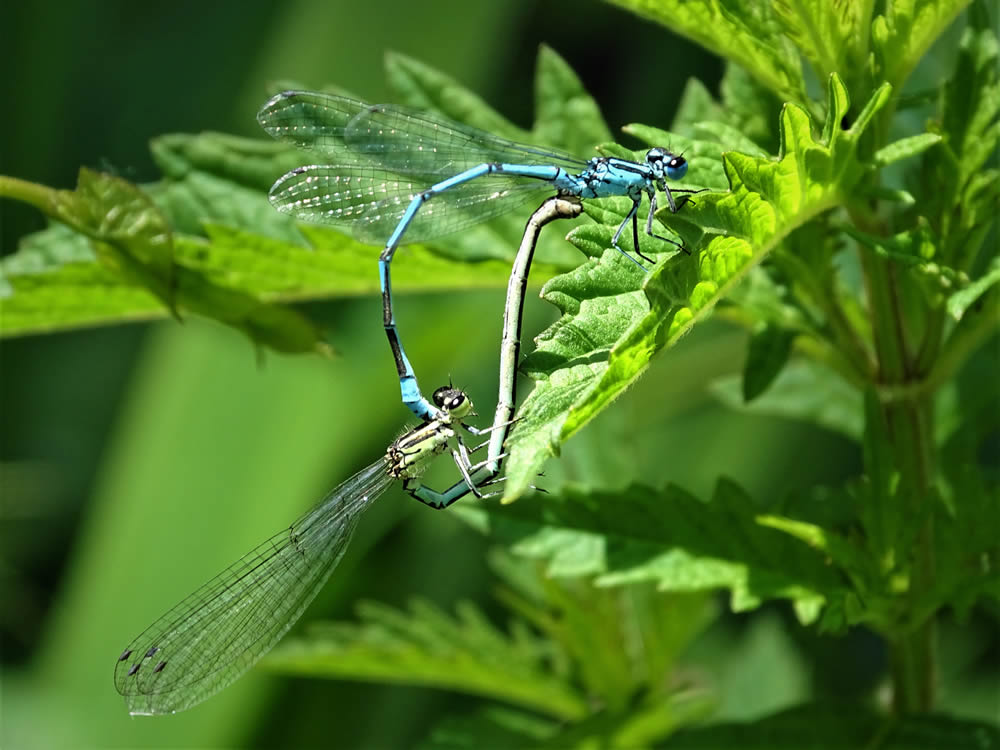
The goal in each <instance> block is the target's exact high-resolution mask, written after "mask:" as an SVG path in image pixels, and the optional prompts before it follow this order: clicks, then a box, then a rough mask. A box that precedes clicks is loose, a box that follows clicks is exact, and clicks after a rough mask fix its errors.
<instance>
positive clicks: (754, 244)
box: [505, 77, 889, 500]
mask: <svg viewBox="0 0 1000 750" xmlns="http://www.w3.org/2000/svg"><path fill="white" fill-rule="evenodd" d="M888 95H889V89H888V88H887V87H882V88H880V89H879V90H878V91H877V92H876V93H875V94H874V95H873V97H872V99H871V100H870V101H869V102H868V104H867V105H866V106H865V108H864V109H863V110H862V112H861V113H860V114H859V116H858V117H857V119H856V121H855V122H854V125H853V126H852V128H851V129H850V130H846V131H845V130H842V129H841V128H840V121H841V118H842V117H843V115H844V114H845V113H846V111H847V108H848V100H847V93H846V91H845V90H844V88H843V85H842V84H841V82H840V81H839V79H837V78H836V77H833V78H831V81H830V107H829V114H828V117H827V123H826V126H825V128H824V130H825V132H826V133H827V134H828V136H829V140H828V141H827V142H826V143H819V142H817V141H816V140H815V139H814V138H813V136H812V132H811V128H810V122H809V119H808V117H807V116H806V113H805V112H803V111H802V110H801V109H799V108H798V107H795V106H793V105H788V106H786V108H785V111H784V114H783V115H782V119H781V132H782V144H783V145H782V153H781V156H780V158H779V159H778V160H777V161H772V160H769V159H764V158H759V157H751V156H745V155H743V154H739V153H735V152H729V153H727V154H725V155H724V157H723V164H724V169H725V174H726V177H727V179H728V180H729V183H730V185H731V189H730V192H728V193H702V194H700V195H698V196H697V197H696V201H695V202H694V205H690V206H685V207H684V210H683V211H681V212H679V213H677V214H670V213H669V211H667V212H663V211H661V212H660V213H659V215H658V217H657V218H658V219H660V220H661V221H662V222H663V223H664V224H666V225H667V226H668V227H669V228H670V229H672V230H674V231H676V232H677V233H678V234H679V235H680V236H681V237H682V238H684V240H685V245H686V246H688V247H691V248H695V249H696V252H695V253H694V254H692V255H690V256H688V255H684V254H681V253H677V252H675V251H669V252H668V253H666V254H663V250H664V248H663V243H661V244H660V247H659V248H656V249H654V248H652V247H650V245H649V244H646V245H643V246H642V247H643V251H644V252H646V248H650V251H651V252H654V253H655V252H657V250H658V251H659V252H660V253H661V255H660V257H661V258H663V259H664V260H661V261H660V262H658V263H657V265H656V267H655V268H654V269H653V271H652V272H651V273H649V274H647V275H646V276H643V275H642V274H641V273H640V272H638V270H637V269H635V268H634V265H633V264H631V263H629V262H628V261H627V260H626V259H624V258H621V257H620V254H619V253H617V252H616V251H614V250H609V251H607V252H605V253H604V255H603V256H602V258H601V259H600V261H594V260H592V261H589V262H588V263H585V264H584V265H582V266H580V267H579V268H577V269H576V270H574V271H572V272H571V273H569V274H566V275H565V276H562V277H557V278H555V279H553V280H552V281H550V282H549V283H548V284H547V285H546V286H545V288H544V289H543V296H544V297H545V298H546V299H548V300H549V301H550V302H553V304H555V305H557V306H558V307H559V308H560V310H561V311H562V312H563V317H562V318H561V319H560V320H559V321H558V322H557V323H556V324H555V325H554V326H553V327H552V328H551V329H549V330H548V331H546V332H545V333H543V334H542V335H541V336H539V337H538V351H537V352H535V353H534V354H532V355H531V356H530V357H529V359H528V361H527V362H526V363H525V369H526V371H527V372H528V373H529V374H530V375H531V376H532V377H534V378H535V379H536V380H538V381H539V382H538V384H537V385H536V387H535V389H534V391H532V393H531V394H530V395H529V396H528V398H527V399H526V401H525V402H524V404H523V406H522V407H521V411H520V415H519V422H518V423H517V425H516V426H515V428H514V430H513V432H512V435H511V439H510V443H509V445H510V459H509V461H508V475H507V476H508V481H507V486H506V489H505V493H506V498H507V500H513V499H515V498H516V497H517V496H518V495H519V494H521V493H522V492H523V491H524V490H525V489H526V488H527V487H528V486H529V485H530V484H531V482H532V481H533V479H534V476H535V474H537V472H538V470H539V469H540V468H541V466H542V464H543V463H544V461H545V460H546V458H548V457H549V456H553V455H556V453H557V452H558V449H559V446H560V444H561V443H562V442H563V441H565V440H567V439H568V438H569V437H571V436H572V435H573V434H574V433H575V432H576V431H577V430H579V429H581V428H582V427H583V426H584V425H585V424H586V423H587V422H589V421H590V420H591V419H593V418H594V417H595V416H596V415H597V414H598V413H599V412H600V411H601V410H603V409H604V408H605V407H607V405H608V404H610V403H611V402H612V401H613V400H614V399H615V398H616V397H617V396H618V395H619V394H620V393H621V392H622V391H623V390H624V389H625V388H627V387H628V386H629V385H630V384H631V383H632V382H633V381H634V380H635V379H636V378H637V377H638V376H639V375H641V374H642V372H643V371H644V370H645V369H646V367H647V366H648V364H649V361H650V359H651V358H652V356H653V355H654V354H656V352H658V351H659V350H660V349H662V348H664V347H668V346H672V345H673V344H674V343H676V342H677V341H678V340H679V339H680V338H681V337H682V336H683V335H684V334H685V333H687V332H688V331H689V330H690V329H691V328H692V327H693V326H694V325H695V324H696V323H697V322H698V321H700V320H701V319H702V318H704V317H705V316H707V315H708V314H709V312H710V311H711V309H712V307H713V306H714V305H715V304H716V302H718V301H719V300H720V299H723V298H724V297H725V296H726V295H727V294H728V293H729V292H730V290H731V289H732V288H733V287H735V286H736V285H737V284H738V283H739V282H740V281H741V280H742V279H743V278H744V277H745V276H746V275H747V273H748V272H749V271H750V270H751V269H752V268H753V267H754V266H755V265H757V264H758V263H759V262H760V261H761V260H763V259H764V257H766V256H767V254H768V253H769V252H770V251H771V250H772V249H774V248H775V247H776V246H777V244H778V243H779V242H781V240H782V239H783V238H784V237H786V236H787V235H788V234H790V233H791V232H792V231H794V230H795V229H796V228H797V227H799V226H801V225H802V224H804V223H805V222H807V221H809V220H810V219H812V218H813V217H815V216H817V215H818V214H820V213H822V212H823V211H826V210H828V209H829V208H831V207H833V206H834V205H837V203H839V202H841V201H843V200H844V198H845V196H846V194H847V193H849V191H850V189H851V187H852V186H853V185H854V184H855V183H856V182H857V181H858V180H859V179H860V178H861V177H862V175H863V174H864V172H865V167H864V165H863V164H862V163H861V162H860V161H859V160H858V158H857V154H856V145H857V141H858V139H859V138H860V136H861V134H862V133H863V131H864V130H865V128H866V126H867V125H868V123H869V122H870V120H871V118H872V116H873V115H874V114H875V112H877V111H878V110H879V108H881V107H882V106H884V104H885V103H886V101H887V98H888ZM646 135H648V136H650V137H654V138H655V137H656V136H655V135H652V134H650V133H649V131H646ZM666 137H667V136H666V134H664V135H663V138H666ZM661 142H662V141H661ZM694 169H695V167H692V172H694ZM609 205H614V204H613V203H612V202H610V201H602V202H601V207H602V208H603V207H605V206H609ZM592 210H594V209H588V211H592ZM613 231H614V229H613V227H612V226H607V225H605V226H601V227H598V228H597V229H595V230H593V231H588V233H587V235H588V238H589V239H590V240H591V242H592V243H593V239H594V238H595V237H596V238H598V241H601V240H600V234H599V233H600V232H603V233H604V234H605V236H606V238H607V239H606V240H603V243H604V247H607V246H608V245H609V244H610V239H611V233H612V232H613ZM574 235H577V236H578V233H574ZM574 235H571V239H572V238H573V237H574ZM592 246H593V245H592Z"/></svg>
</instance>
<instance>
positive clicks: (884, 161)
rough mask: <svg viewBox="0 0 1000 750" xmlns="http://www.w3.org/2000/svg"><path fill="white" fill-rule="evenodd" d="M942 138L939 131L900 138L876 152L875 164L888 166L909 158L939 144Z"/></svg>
mask: <svg viewBox="0 0 1000 750" xmlns="http://www.w3.org/2000/svg"><path fill="white" fill-rule="evenodd" d="M941 140H942V139H941V136H940V135H938V134H937V133H921V134H920V135H912V136H910V137H909V138H900V139H899V140H898V141H893V142H892V143H890V144H889V145H888V146H883V147H882V148H880V149H879V150H878V151H876V152H875V159H874V161H875V166H876V167H886V166H888V165H890V164H894V163H895V162H897V161H902V160H903V159H909V158H910V157H911V156H916V155H918V154H921V153H923V152H924V151H926V150H927V149H929V148H930V147H931V146H935V145H937V144H938V143H940V142H941Z"/></svg>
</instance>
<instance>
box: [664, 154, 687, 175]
mask: <svg viewBox="0 0 1000 750" xmlns="http://www.w3.org/2000/svg"><path fill="white" fill-rule="evenodd" d="M687 171H688V163H687V159H685V158H684V157H683V156H675V157H673V158H672V159H671V160H670V161H668V162H667V177H669V178H670V179H671V180H679V179H681V178H682V177H683V176H684V175H686V174H687Z"/></svg>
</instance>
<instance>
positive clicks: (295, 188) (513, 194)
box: [268, 165, 552, 245]
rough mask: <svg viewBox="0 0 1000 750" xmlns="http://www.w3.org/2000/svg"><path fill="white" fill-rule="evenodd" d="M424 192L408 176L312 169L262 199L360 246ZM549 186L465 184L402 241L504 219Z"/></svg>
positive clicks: (510, 180)
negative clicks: (334, 229)
mask: <svg viewBox="0 0 1000 750" xmlns="http://www.w3.org/2000/svg"><path fill="white" fill-rule="evenodd" d="M426 187H427V184H426V183H425V182H419V181H417V180H415V179H414V178H412V177H405V176H401V175H399V174H396V173H394V172H389V171H386V170H384V169H378V168H375V167H359V166H354V167H349V166H323V165H313V166H308V167H299V168H298V169H294V170H292V171H291V172H289V173H288V174H286V175H285V176H284V177H282V178H281V179H279V180H278V181H277V182H275V183H274V186H273V187H272V188H271V192H270V193H269V194H268V198H269V199H270V201H271V205H273V206H274V207H275V208H276V209H278V210H279V211H281V212H282V213H286V214H290V215H292V216H294V217H295V218H296V219H299V220H300V221H308V222H318V223H321V224H333V225H335V226H339V227H343V228H345V229H347V230H348V231H350V232H351V234H352V235H354V236H355V237H356V238H357V239H358V240H360V241H361V242H366V243H370V244H374V245H378V244H382V243H384V242H385V240H386V238H387V237H388V236H389V235H390V234H392V231H393V230H394V229H395V228H396V225H397V224H398V223H399V220H400V218H401V217H402V215H403V213H404V212H405V211H406V208H407V206H408V205H409V203H410V201H411V200H412V199H413V196H414V195H416V194H417V193H419V192H421V191H423V190H424V189H425V188H426ZM539 193H552V186H551V185H549V184H548V183H547V182H541V181H538V180H524V179H520V178H517V177H507V176H503V175H498V176H489V177H483V178H480V179H478V180H471V181H469V182H466V183H462V184H461V185H457V186H456V187H453V188H450V189H448V190H446V191H444V192H443V193H440V194H438V195H436V196H434V199H433V200H430V201H427V203H425V204H424V205H423V206H422V207H421V209H420V211H419V212H418V213H417V215H416V217H415V218H414V220H413V223H412V224H410V226H409V228H408V229H407V230H406V234H405V235H404V241H405V242H419V241H421V240H427V239H430V238H432V237H441V236H443V235H446V234H449V233H451V232H456V231H458V230H460V229H464V228H465V227H468V226H470V225H473V224H478V223H481V222H484V221H488V220H489V219H492V218H494V217H496V216H500V215H502V214H505V213H507V212H509V211H512V210H513V209H515V208H517V207H518V206H520V205H522V204H524V203H525V202H526V201H528V200H530V199H532V198H533V197H535V196H537V195H538V194H539Z"/></svg>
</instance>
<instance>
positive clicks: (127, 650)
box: [118, 648, 132, 661]
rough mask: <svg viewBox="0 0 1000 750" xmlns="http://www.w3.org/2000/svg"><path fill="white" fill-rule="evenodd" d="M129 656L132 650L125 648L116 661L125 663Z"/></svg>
mask: <svg viewBox="0 0 1000 750" xmlns="http://www.w3.org/2000/svg"><path fill="white" fill-rule="evenodd" d="M131 655H132V649H130V648H127V649H125V650H124V651H122V655H121V656H119V657H118V661H125V660H126V659H127V658H129V657H130V656H131Z"/></svg>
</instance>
